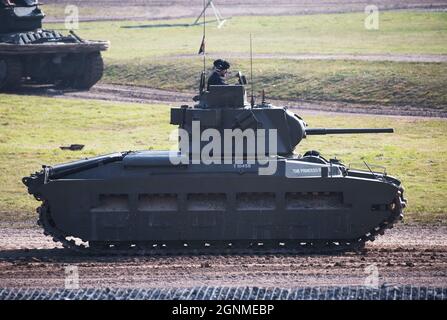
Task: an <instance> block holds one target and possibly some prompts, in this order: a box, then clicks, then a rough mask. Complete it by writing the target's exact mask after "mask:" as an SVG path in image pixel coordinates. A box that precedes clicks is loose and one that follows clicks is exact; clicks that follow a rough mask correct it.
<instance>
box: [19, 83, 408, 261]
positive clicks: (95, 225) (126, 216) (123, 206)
mask: <svg viewBox="0 0 447 320" xmlns="http://www.w3.org/2000/svg"><path fill="white" fill-rule="evenodd" d="M195 101H196V103H195V105H193V106H188V105H183V106H181V107H178V108H172V109H171V114H170V116H171V119H170V121H171V124H174V125H177V126H178V138H179V150H178V151H126V152H117V153H113V154H108V155H102V156H98V157H95V158H90V159H83V160H79V161H75V162H71V163H65V164H59V165H53V166H44V167H43V169H42V170H41V171H39V172H36V173H35V174H33V175H31V176H29V177H25V178H23V183H24V184H25V185H26V186H27V187H28V191H29V193H30V194H32V195H34V197H35V198H36V199H37V200H39V201H41V202H42V205H41V206H40V207H39V209H38V214H39V222H38V223H39V225H40V226H41V227H42V228H43V229H44V232H45V234H47V235H50V236H52V237H53V238H54V240H55V241H59V242H61V243H62V244H63V245H64V246H65V247H67V248H70V249H74V250H79V251H83V252H94V253H101V254H103V253H104V254H121V253H126V254H127V253H129V252H134V253H144V254H172V253H174V254H185V253H196V254H197V253H198V254H207V253H217V254H222V253H267V252H273V253H278V252H286V253H303V252H304V253H306V252H335V251H346V250H358V249H359V248H362V247H363V245H364V244H365V242H367V241H369V240H374V238H375V237H376V236H377V235H379V234H382V233H383V232H384V231H385V230H386V229H387V228H391V227H392V226H393V224H394V223H395V222H396V221H398V220H399V219H401V218H402V212H403V208H404V207H405V202H406V200H405V199H404V195H403V193H404V191H403V187H402V185H401V182H400V181H399V180H398V179H396V178H394V177H392V176H389V175H387V174H385V173H383V172H375V171H372V170H370V169H366V168H365V170H354V169H350V168H349V167H347V166H345V165H344V164H342V163H341V162H340V161H338V160H336V159H329V160H327V159H325V158H324V157H323V156H321V155H320V153H318V152H316V151H309V152H306V153H304V155H297V154H295V153H294V150H295V149H296V147H297V146H298V145H299V143H300V142H301V141H302V140H303V139H304V138H311V137H312V136H313V135H326V134H366V133H370V134H374V133H391V132H393V129H389V128H380V129H376V128H375V129H328V128H309V127H308V126H307V124H306V123H305V121H304V120H303V119H302V118H301V117H299V116H298V115H296V114H294V113H292V112H291V111H290V110H288V109H286V108H283V107H275V106H272V105H270V104H268V103H265V102H262V103H261V104H258V105H256V104H253V105H251V104H247V102H246V94H245V89H244V86H243V85H227V86H211V87H210V88H209V91H204V92H202V93H201V95H200V96H198V97H197V99H195Z"/></svg>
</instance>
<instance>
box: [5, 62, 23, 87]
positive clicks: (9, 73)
mask: <svg viewBox="0 0 447 320" xmlns="http://www.w3.org/2000/svg"><path fill="white" fill-rule="evenodd" d="M22 74H23V67H22V63H21V62H20V60H18V59H16V58H9V57H8V58H0V90H11V89H15V88H17V87H18V86H20V83H21V81H22Z"/></svg>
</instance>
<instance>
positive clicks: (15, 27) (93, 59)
mask: <svg viewBox="0 0 447 320" xmlns="http://www.w3.org/2000/svg"><path fill="white" fill-rule="evenodd" d="M44 17H45V15H44V13H43V12H42V10H41V9H40V8H39V6H38V2H37V1H34V0H15V1H14V0H0V92H1V91H7V90H8V91H9V90H14V89H16V88H18V87H19V86H20V85H21V84H22V83H24V82H28V83H34V84H58V85H59V86H60V87H69V88H75V89H89V88H90V87H92V86H93V85H94V84H95V83H96V82H98V81H99V80H100V79H101V77H102V74H103V69H104V63H103V60H102V57H101V51H104V50H107V48H108V46H109V43H108V42H106V41H88V40H83V39H81V38H80V37H78V36H77V35H76V34H75V33H74V32H72V31H71V32H70V33H69V34H68V35H62V34H61V33H59V32H58V31H54V30H45V29H42V19H43V18H44Z"/></svg>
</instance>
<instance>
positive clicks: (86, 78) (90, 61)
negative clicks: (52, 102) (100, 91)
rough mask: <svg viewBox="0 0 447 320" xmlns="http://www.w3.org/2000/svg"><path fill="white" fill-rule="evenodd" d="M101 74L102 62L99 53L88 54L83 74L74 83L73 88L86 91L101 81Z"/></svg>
mask: <svg viewBox="0 0 447 320" xmlns="http://www.w3.org/2000/svg"><path fill="white" fill-rule="evenodd" d="M103 72H104V61H103V59H102V57H101V53H99V52H97V53H92V54H89V55H88V56H87V57H86V60H85V65H84V72H83V74H82V75H81V76H80V77H78V78H77V79H76V80H75V81H74V83H73V87H74V88H75V89H81V90H88V89H90V88H91V87H93V86H94V85H95V84H96V83H97V82H98V81H99V80H101V78H102V74H103Z"/></svg>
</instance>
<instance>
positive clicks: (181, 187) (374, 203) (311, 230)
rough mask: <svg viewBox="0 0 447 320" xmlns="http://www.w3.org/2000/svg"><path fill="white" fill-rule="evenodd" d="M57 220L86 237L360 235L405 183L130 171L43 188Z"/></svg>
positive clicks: (387, 215) (387, 214) (385, 214)
mask: <svg viewBox="0 0 447 320" xmlns="http://www.w3.org/2000/svg"><path fill="white" fill-rule="evenodd" d="M38 193H39V195H40V197H41V198H42V199H44V201H45V202H46V204H47V205H48V207H49V212H50V215H51V219H52V223H53V224H54V225H55V226H56V227H57V229H59V230H61V231H62V232H63V233H64V234H65V235H66V236H73V237H77V238H81V239H82V240H84V241H126V242H139V241H149V242H150V241H154V242H160V241H173V240H175V241H185V242H188V241H195V240H199V241H220V240H222V241H229V240H239V239H240V240H247V239H252V240H261V241H265V240H288V239H294V240H303V241H309V240H319V239H321V240H325V239H327V240H331V241H334V240H340V241H350V240H354V239H357V238H359V237H361V236H363V235H365V234H367V233H368V232H369V231H370V230H372V229H374V228H376V227H377V226H379V225H381V224H382V223H384V222H386V221H392V220H393V218H392V215H393V212H392V210H391V209H390V208H391V206H392V205H393V201H394V199H395V198H396V196H397V193H398V187H397V186H395V185H394V184H391V183H385V182H382V181H378V180H372V179H365V178H361V177H351V176H349V175H348V176H338V177H309V178H296V179H293V178H287V177H285V176H259V175H256V174H252V173H247V174H236V173H235V174H231V175H229V174H225V175H224V174H219V173H208V174H206V173H188V172H184V173H179V172H173V173H172V174H166V173H165V174H160V175H157V174H146V175H145V174H141V175H139V177H135V176H131V177H127V176H126V175H125V174H124V173H122V174H121V175H118V176H115V177H114V178H110V179H57V180H53V181H49V182H48V183H46V184H44V185H42V186H41V188H40V190H39V192H38Z"/></svg>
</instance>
